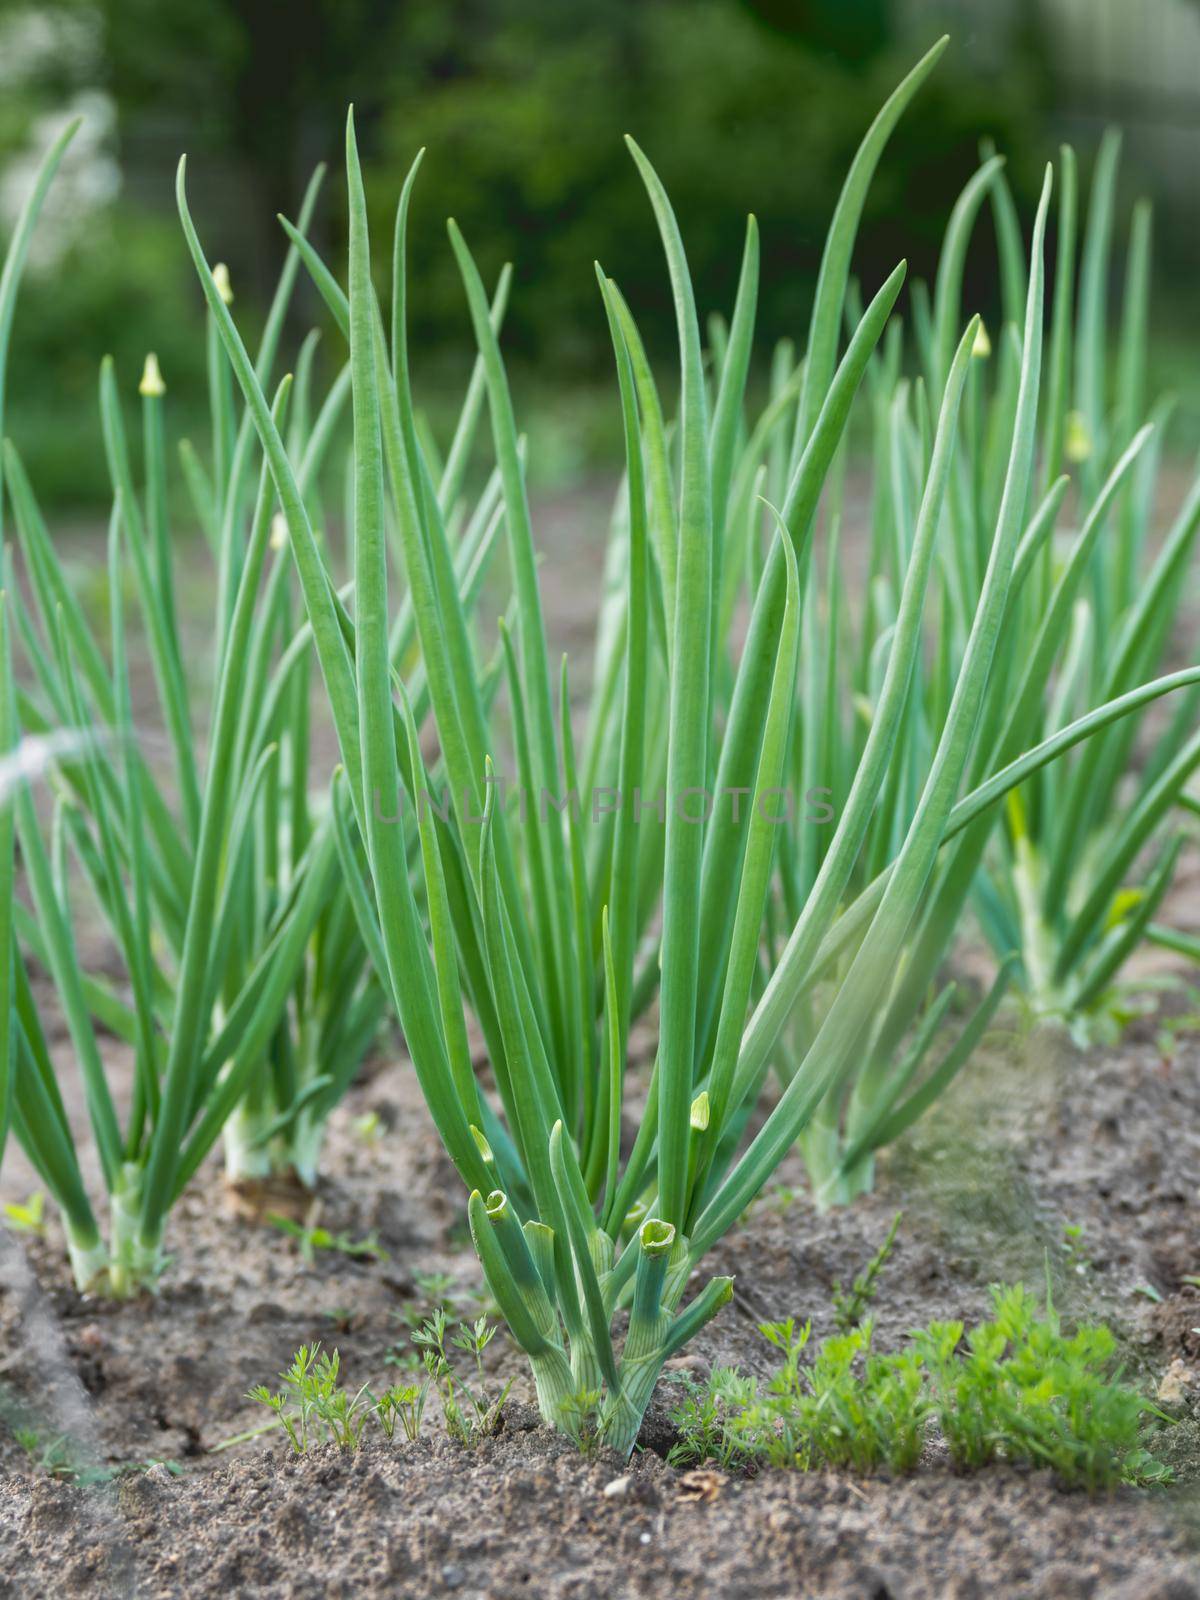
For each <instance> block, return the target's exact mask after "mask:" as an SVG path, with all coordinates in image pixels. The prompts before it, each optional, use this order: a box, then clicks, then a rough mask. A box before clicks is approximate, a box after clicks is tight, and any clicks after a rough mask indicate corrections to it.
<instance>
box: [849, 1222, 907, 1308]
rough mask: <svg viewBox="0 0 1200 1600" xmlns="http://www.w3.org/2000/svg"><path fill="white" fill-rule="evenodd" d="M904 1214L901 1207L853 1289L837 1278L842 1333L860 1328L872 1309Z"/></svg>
mask: <svg viewBox="0 0 1200 1600" xmlns="http://www.w3.org/2000/svg"><path fill="white" fill-rule="evenodd" d="M903 1215H904V1213H903V1212H902V1211H897V1213H896V1215H895V1216H894V1217H893V1218H892V1225H891V1227H890V1228H889V1229H888V1231H887V1238H886V1239H885V1240H884V1241H883V1243H882V1244H881V1245H880V1246H879V1249H878V1250H876V1252H875V1254H874V1255H873V1256H872V1257H871V1259H870V1261H868V1263H867V1266H866V1270H865V1271H863V1272H860V1273H859V1275H858V1277H857V1278H855V1280H854V1284H853V1286H852V1288H851V1289H850V1290H849V1292H847V1291H846V1290H844V1289H843V1288H842V1286H841V1284H840V1283H839V1282H838V1280H837V1279H834V1284H833V1320H834V1324H835V1325H836V1327H837V1330H838V1332H839V1333H849V1332H850V1331H851V1329H853V1328H857V1327H858V1326H859V1324H860V1323H861V1322H862V1320H863V1318H864V1317H865V1316H866V1314H867V1312H868V1311H869V1310H870V1309H871V1302H872V1300H874V1298H875V1288H876V1280H877V1279H878V1277H879V1274H880V1273H881V1272H882V1271H883V1268H884V1266H885V1265H886V1263H887V1259H888V1257H889V1256H890V1255H891V1253H892V1246H893V1245H894V1244H895V1242H896V1230H897V1228H899V1226H900V1218H901V1217H902V1216H903Z"/></svg>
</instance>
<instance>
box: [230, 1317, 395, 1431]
mask: <svg viewBox="0 0 1200 1600" xmlns="http://www.w3.org/2000/svg"><path fill="white" fill-rule="evenodd" d="M340 1371H341V1358H340V1356H339V1355H338V1352H337V1351H336V1350H334V1351H333V1352H332V1353H330V1352H328V1351H323V1350H322V1349H321V1346H320V1344H319V1343H317V1344H312V1345H307V1344H302V1345H301V1346H300V1348H299V1350H297V1351H296V1354H295V1355H294V1356H293V1357H292V1364H291V1366H290V1367H289V1368H288V1369H287V1371H286V1372H281V1373H280V1374H279V1381H280V1383H281V1384H282V1385H283V1388H282V1389H280V1390H278V1391H277V1392H275V1393H272V1392H271V1390H269V1389H268V1388H267V1386H266V1385H265V1384H262V1383H260V1384H256V1385H255V1387H254V1388H253V1389H251V1390H250V1391H249V1393H248V1394H247V1396H246V1398H247V1399H248V1400H256V1401H257V1402H258V1403H259V1404H260V1405H264V1406H266V1407H267V1408H268V1409H269V1410H270V1411H272V1412H274V1414H275V1417H276V1419H277V1423H278V1426H279V1427H281V1428H282V1429H283V1430H284V1432H285V1433H286V1434H287V1436H288V1438H289V1440H290V1441H291V1445H292V1449H293V1450H294V1451H295V1452H296V1454H297V1455H300V1456H302V1455H304V1454H305V1453H306V1452H307V1451H308V1450H310V1449H311V1448H312V1446H313V1445H316V1444H323V1443H325V1442H331V1443H333V1444H336V1445H338V1446H339V1448H341V1449H343V1450H357V1449H358V1447H359V1445H360V1444H361V1442H362V1435H363V1429H364V1428H365V1427H366V1425H367V1422H368V1420H369V1418H370V1416H371V1413H372V1411H373V1410H374V1405H373V1402H372V1398H371V1392H370V1390H369V1389H368V1387H367V1385H366V1384H364V1385H363V1386H362V1388H361V1389H359V1390H357V1391H356V1392H355V1393H354V1394H351V1393H350V1392H349V1390H347V1389H343V1388H341V1387H340V1386H339V1384H338V1377H339V1374H340ZM385 1431H386V1430H385Z"/></svg>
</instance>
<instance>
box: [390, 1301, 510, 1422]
mask: <svg viewBox="0 0 1200 1600" xmlns="http://www.w3.org/2000/svg"><path fill="white" fill-rule="evenodd" d="M450 1327H451V1324H450V1323H448V1322H447V1320H446V1313H445V1310H444V1309H443V1308H442V1307H441V1306H439V1307H438V1309H437V1310H436V1311H435V1312H434V1313H433V1315H432V1316H431V1317H428V1318H426V1320H425V1321H424V1322H423V1323H422V1324H421V1326H420V1327H419V1328H418V1329H417V1331H416V1332H415V1333H414V1334H413V1336H412V1337H413V1343H414V1344H415V1345H416V1346H417V1347H418V1349H419V1350H420V1351H421V1356H422V1359H423V1361H424V1363H425V1371H426V1373H427V1374H428V1377H429V1381H430V1383H431V1384H433V1386H434V1387H435V1388H436V1389H437V1392H438V1394H439V1396H440V1397H441V1402H442V1413H443V1415H444V1417H445V1421H446V1432H447V1433H448V1434H449V1435H450V1437H451V1438H452V1439H457V1440H458V1442H459V1443H460V1444H475V1443H476V1442H477V1441H478V1440H480V1439H485V1438H487V1436H488V1435H489V1434H492V1433H494V1432H495V1431H496V1424H497V1423H498V1422H499V1420H500V1411H501V1408H502V1407H503V1405H504V1402H505V1400H507V1399H508V1391H509V1389H511V1388H512V1380H511V1378H510V1379H509V1381H508V1382H507V1383H506V1384H505V1385H504V1388H503V1389H502V1390H501V1391H500V1393H499V1394H498V1395H496V1396H495V1397H494V1398H493V1397H489V1395H488V1392H487V1377H486V1374H485V1373H484V1370H483V1352H484V1351H485V1350H486V1349H487V1347H488V1345H489V1344H491V1342H492V1339H493V1338H494V1337H495V1333H496V1325H495V1324H494V1323H490V1322H489V1321H488V1320H487V1318H486V1317H476V1319H475V1321H474V1322H473V1323H471V1324H470V1325H469V1326H468V1324H466V1323H460V1324H459V1325H458V1329H457V1332H455V1333H453V1334H451V1335H450V1344H451V1347H452V1348H453V1349H456V1350H461V1351H463V1352H464V1353H465V1354H467V1355H469V1356H470V1357H471V1360H472V1364H473V1366H474V1369H475V1374H474V1382H473V1383H471V1382H468V1381H467V1379H465V1378H464V1377H463V1376H462V1374H461V1373H460V1372H456V1371H455V1369H454V1367H453V1365H452V1363H451V1360H450V1357H449V1355H448V1354H447V1353H446V1338H447V1333H448V1331H449V1329H450Z"/></svg>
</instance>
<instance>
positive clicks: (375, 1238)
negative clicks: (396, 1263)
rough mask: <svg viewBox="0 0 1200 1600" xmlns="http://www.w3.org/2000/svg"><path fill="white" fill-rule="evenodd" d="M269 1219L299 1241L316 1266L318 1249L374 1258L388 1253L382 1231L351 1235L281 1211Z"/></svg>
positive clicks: (302, 1249)
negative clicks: (362, 1235)
mask: <svg viewBox="0 0 1200 1600" xmlns="http://www.w3.org/2000/svg"><path fill="white" fill-rule="evenodd" d="M267 1221H268V1222H269V1223H270V1224H271V1226H272V1227H273V1228H278V1229H279V1231H280V1233H286V1234H287V1235H288V1237H289V1238H292V1239H294V1240H295V1241H296V1246H297V1248H298V1249H299V1251H300V1254H301V1255H302V1256H303V1258H304V1260H305V1261H306V1262H307V1263H308V1265H309V1266H310V1267H311V1266H314V1265H315V1264H316V1259H317V1251H318V1250H335V1251H337V1253H338V1254H339V1255H343V1256H369V1257H370V1258H371V1259H372V1260H374V1261H386V1260H387V1259H388V1253H387V1251H386V1250H385V1249H384V1248H383V1246H382V1245H381V1244H380V1243H379V1235H378V1234H377V1233H376V1232H375V1231H374V1229H372V1231H371V1232H370V1233H369V1234H368V1235H367V1236H366V1238H365V1239H352V1238H351V1237H350V1235H349V1234H348V1233H331V1232H330V1230H329V1229H328V1228H322V1227H320V1226H318V1225H316V1224H309V1223H304V1222H294V1221H293V1220H292V1218H291V1217H285V1216H282V1215H280V1213H279V1212H278V1211H271V1212H269V1213H268V1214H267Z"/></svg>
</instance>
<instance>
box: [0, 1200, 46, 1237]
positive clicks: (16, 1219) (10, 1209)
mask: <svg viewBox="0 0 1200 1600" xmlns="http://www.w3.org/2000/svg"><path fill="white" fill-rule="evenodd" d="M3 1210H4V1221H5V1225H6V1226H7V1227H9V1228H11V1229H12V1231H13V1232H14V1233H32V1234H35V1235H36V1236H37V1237H38V1238H39V1239H44V1238H45V1237H46V1196H45V1195H44V1194H43V1193H42V1191H41V1190H40V1189H38V1190H36V1191H35V1192H34V1193H33V1194H31V1195H30V1196H29V1199H28V1200H26V1202H25V1204H24V1205H21V1204H20V1203H19V1202H18V1201H16V1200H10V1201H8V1202H6V1204H5V1205H4V1208H3Z"/></svg>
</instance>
